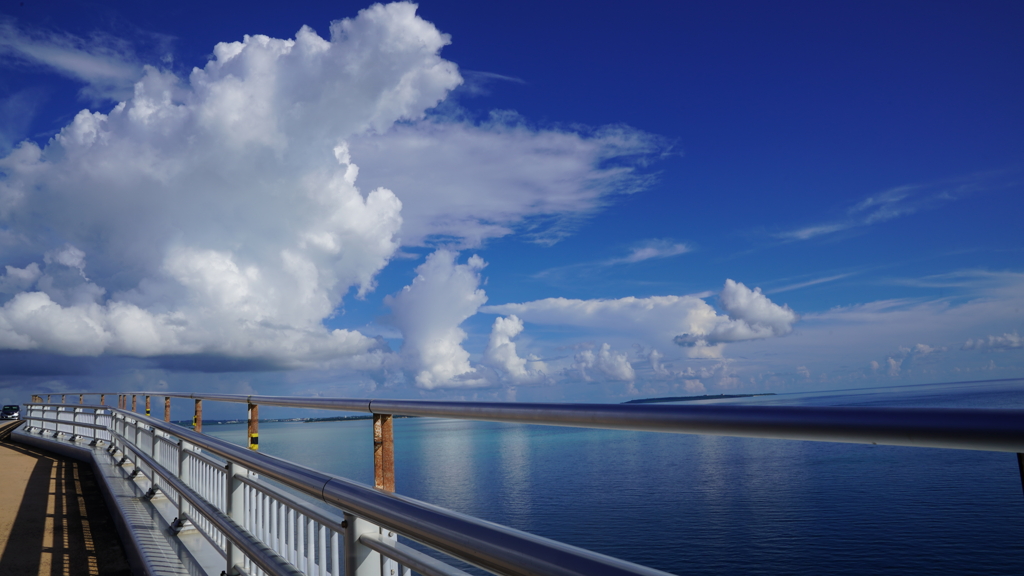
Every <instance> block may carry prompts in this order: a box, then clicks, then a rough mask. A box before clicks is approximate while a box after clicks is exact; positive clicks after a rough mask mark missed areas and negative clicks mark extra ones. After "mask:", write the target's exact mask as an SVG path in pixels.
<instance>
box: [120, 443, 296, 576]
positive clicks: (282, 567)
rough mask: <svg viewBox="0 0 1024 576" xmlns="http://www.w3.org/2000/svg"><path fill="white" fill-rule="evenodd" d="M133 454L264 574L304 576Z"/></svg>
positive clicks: (163, 471) (185, 487) (153, 462)
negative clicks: (243, 552)
mask: <svg viewBox="0 0 1024 576" xmlns="http://www.w3.org/2000/svg"><path fill="white" fill-rule="evenodd" d="M114 434H115V435H117V436H118V437H119V438H120V440H121V441H122V442H125V443H128V440H127V439H126V438H124V436H122V435H120V434H117V433H116V432H114ZM132 453H133V454H134V455H135V457H136V458H138V459H139V461H141V462H143V463H145V464H146V466H149V467H150V469H151V470H154V471H156V472H157V473H158V474H159V475H160V478H162V479H163V482H166V483H167V484H168V485H169V486H170V487H171V488H174V490H176V491H177V492H178V494H179V495H180V496H181V497H182V498H184V499H185V500H188V503H189V504H191V505H192V506H193V507H194V508H195V509H196V510H199V511H200V512H201V513H202V514H203V516H205V517H206V518H208V519H209V520H210V521H211V522H212V523H213V525H214V526H216V527H217V529H218V530H220V531H221V533H223V534H224V536H225V537H226V538H227V539H228V540H230V541H231V542H232V544H234V545H235V546H238V547H239V548H241V549H243V550H245V554H246V555H247V556H248V557H249V558H250V559H251V560H252V561H253V562H255V563H256V564H257V565H258V566H259V567H260V568H262V569H263V570H264V571H266V572H267V573H269V574H274V575H275V576H303V575H302V572H300V571H299V570H298V569H296V568H295V566H292V565H291V563H290V562H288V561H287V560H285V559H284V558H282V557H281V555H280V554H278V553H277V552H275V551H274V550H273V549H271V548H270V547H269V546H267V545H266V544H264V543H262V542H260V541H259V540H258V539H256V538H254V537H253V536H252V535H251V534H249V533H248V532H247V531H246V530H245V529H243V528H242V527H241V526H239V525H238V524H237V523H236V522H235V521H234V520H232V519H231V518H229V517H228V516H227V515H226V514H224V513H223V512H221V511H220V510H218V509H217V507H216V506H214V505H213V504H210V503H209V502H207V501H206V499H205V498H203V497H202V496H200V495H199V494H198V493H196V492H195V491H194V490H192V489H191V488H189V487H188V485H187V484H185V483H184V482H182V481H181V480H179V479H178V478H176V477H175V476H174V474H172V473H171V472H170V471H169V470H167V469H166V468H164V467H163V466H161V465H160V463H159V462H157V461H156V459H155V458H153V457H151V456H150V455H148V454H146V453H145V452H143V451H141V450H136V449H133V450H132Z"/></svg>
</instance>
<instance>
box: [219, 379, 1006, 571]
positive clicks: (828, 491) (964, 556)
mask: <svg viewBox="0 0 1024 576" xmlns="http://www.w3.org/2000/svg"><path fill="white" fill-rule="evenodd" d="M742 400H744V401H745V402H742V403H748V404H790V405H829V404H832V405H889V406H941V407H1000V408H1024V382H1020V381H1017V382H1011V383H990V384H986V385H968V386H924V387H904V388H899V389H892V390H874V391H844V392H841V393H837V394H832V395H827V394H802V395H778V396H769V397H759V398H751V399H742ZM726 403H737V401H736V400H731V401H726ZM207 431H208V432H209V433H211V434H214V435H217V436H220V437H224V438H226V439H229V440H231V441H234V442H237V443H239V444H241V443H243V442H244V441H245V434H244V426H239V427H237V430H235V429H233V427H230V426H210V427H209V428H207ZM260 440H261V449H263V450H264V451H265V452H267V453H271V454H277V455H280V456H284V457H286V458H288V459H290V460H293V461H296V462H300V463H303V464H306V465H309V466H312V467H314V468H318V469H321V470H324V471H326V472H330V473H333V474H337V475H341V476H345V477H348V478H352V479H354V480H357V481H360V482H363V483H367V484H368V483H370V482H371V481H372V476H373V462H372V433H371V428H370V425H369V422H368V421H358V422H327V423H318V424H296V423H280V424H264V425H262V430H261V434H260ZM395 456H396V480H397V487H398V491H399V492H400V493H402V494H406V495H408V496H411V497H413V498H418V499H422V500H426V501H428V502H432V503H435V504H438V505H441V506H445V507H448V508H451V509H453V510H457V511H460V512H465V513H468V514H472V515H474V516H477V517H480V518H484V519H487V520H491V521H495V522H498V523H501V524H506V525H509V526H512V527H515V528H519V529H523V530H527V531H530V532H533V533H536V534H541V535H544V536H548V537H551V538H555V539H556V540H561V541H563V542H567V543H571V544H575V545H578V546H583V547H585V548H589V549H592V550H596V551H600V552H603V553H606V554H610V555H613V556H617V557H620V558H624V559H628V560H632V561H635V562H639V563H641V564H646V565H648V566H652V567H655V568H659V569H662V570H666V571H669V572H674V573H677V574H683V573H686V574H732V573H746V574H821V573H828V574H849V575H855V574H857V575H859V574H864V573H872V574H893V575H896V574H906V573H917V572H928V573H931V574H961V573H967V572H970V573H977V574H1024V554H1022V552H1024V549H1022V548H1024V546H1022V542H1024V498H1022V497H1021V484H1020V478H1019V476H1018V474H1017V468H1016V461H1015V457H1014V455H1012V454H1001V453H989V452H973V451H964V450H937V449H916V448H903V447H892V446H863V445H854V444H836V443H817V442H793V441H783V440H762V439H752V438H729V437H715V436H693V435H676V434H656V433H642V432H622V431H611V430H585V429H577V428H556V427H547V426H527V425H511V424H497V423H488V422H462V421H453V420H434V419H426V418H412V419H396V420H395Z"/></svg>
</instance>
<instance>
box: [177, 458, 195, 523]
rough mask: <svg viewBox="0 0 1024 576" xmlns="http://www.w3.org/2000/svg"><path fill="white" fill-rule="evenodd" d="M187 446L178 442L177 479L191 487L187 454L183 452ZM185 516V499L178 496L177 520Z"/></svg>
mask: <svg viewBox="0 0 1024 576" xmlns="http://www.w3.org/2000/svg"><path fill="white" fill-rule="evenodd" d="M188 446H189V444H188V443H187V442H185V441H184V440H178V479H179V480H181V481H182V482H184V483H185V485H187V486H192V484H191V483H190V482H189V475H190V474H189V462H188V454H186V453H185V450H186V449H188ZM184 514H185V498H184V497H182V496H181V495H180V494H179V495H178V518H183V515H184Z"/></svg>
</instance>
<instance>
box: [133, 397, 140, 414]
mask: <svg viewBox="0 0 1024 576" xmlns="http://www.w3.org/2000/svg"><path fill="white" fill-rule="evenodd" d="M135 400H136V398H135V394H132V412H138V411H139V410H138V406H137V405H136V403H135Z"/></svg>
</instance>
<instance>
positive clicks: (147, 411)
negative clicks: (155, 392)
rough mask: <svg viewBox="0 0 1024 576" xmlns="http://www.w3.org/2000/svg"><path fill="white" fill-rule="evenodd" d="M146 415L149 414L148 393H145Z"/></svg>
mask: <svg viewBox="0 0 1024 576" xmlns="http://www.w3.org/2000/svg"><path fill="white" fill-rule="evenodd" d="M146 416H149V394H146Z"/></svg>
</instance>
